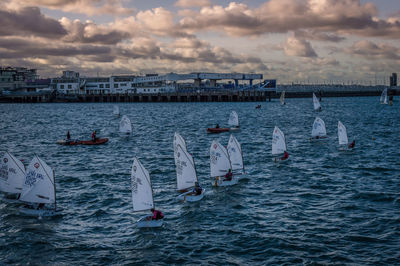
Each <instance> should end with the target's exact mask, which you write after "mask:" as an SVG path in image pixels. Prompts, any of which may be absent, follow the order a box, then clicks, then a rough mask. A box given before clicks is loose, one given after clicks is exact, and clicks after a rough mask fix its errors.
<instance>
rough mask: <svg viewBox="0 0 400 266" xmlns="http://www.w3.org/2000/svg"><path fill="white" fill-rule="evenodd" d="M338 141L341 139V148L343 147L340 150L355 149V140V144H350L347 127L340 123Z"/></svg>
mask: <svg viewBox="0 0 400 266" xmlns="http://www.w3.org/2000/svg"><path fill="white" fill-rule="evenodd" d="M338 139H339V146H341V148H340V149H341V150H347V149H352V148H354V146H355V143H356V141H355V140H353V142H352V143H350V144H349V140H348V138H347V130H346V127H345V126H344V125H343V124H342V122H340V121H339V122H338Z"/></svg>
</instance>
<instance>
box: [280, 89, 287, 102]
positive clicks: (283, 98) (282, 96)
mask: <svg viewBox="0 0 400 266" xmlns="http://www.w3.org/2000/svg"><path fill="white" fill-rule="evenodd" d="M279 100H280V101H281V105H285V104H286V102H285V91H282V93H281V97H280V99H279Z"/></svg>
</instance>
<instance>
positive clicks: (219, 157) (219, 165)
mask: <svg viewBox="0 0 400 266" xmlns="http://www.w3.org/2000/svg"><path fill="white" fill-rule="evenodd" d="M210 170H211V177H212V178H215V181H213V185H214V186H216V187H224V186H232V185H235V184H237V182H238V179H237V178H236V177H235V176H232V179H231V180H226V179H225V178H224V176H225V174H227V173H228V171H229V170H232V164H231V161H230V159H229V154H228V151H227V150H226V148H225V147H224V146H222V145H221V144H220V143H219V142H218V141H216V140H213V142H212V143H211V147H210Z"/></svg>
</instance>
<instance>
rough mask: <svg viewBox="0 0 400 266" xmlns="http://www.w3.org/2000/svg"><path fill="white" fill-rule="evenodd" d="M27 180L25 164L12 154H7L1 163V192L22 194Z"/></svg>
mask: <svg viewBox="0 0 400 266" xmlns="http://www.w3.org/2000/svg"><path fill="white" fill-rule="evenodd" d="M24 180H25V167H24V165H23V163H22V162H21V161H20V160H18V159H17V158H15V157H14V156H13V155H12V154H11V153H9V152H6V153H5V154H4V155H3V158H1V162H0V191H3V192H7V193H21V192H22V184H23V183H24Z"/></svg>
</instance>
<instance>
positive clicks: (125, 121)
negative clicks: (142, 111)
mask: <svg viewBox="0 0 400 266" xmlns="http://www.w3.org/2000/svg"><path fill="white" fill-rule="evenodd" d="M119 132H121V133H124V134H130V133H131V132H132V125H131V120H129V118H128V117H127V116H126V115H123V116H122V118H121V121H120V122H119Z"/></svg>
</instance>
